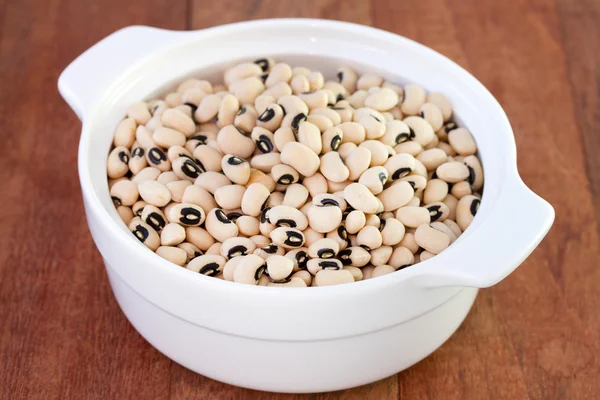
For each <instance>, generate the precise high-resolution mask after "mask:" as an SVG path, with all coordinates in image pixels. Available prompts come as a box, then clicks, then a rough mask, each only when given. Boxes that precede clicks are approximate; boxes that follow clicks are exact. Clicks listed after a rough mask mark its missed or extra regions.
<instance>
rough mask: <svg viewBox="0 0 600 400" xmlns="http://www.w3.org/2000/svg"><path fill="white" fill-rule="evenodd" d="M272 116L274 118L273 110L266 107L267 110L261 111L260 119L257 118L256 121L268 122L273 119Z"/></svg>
mask: <svg viewBox="0 0 600 400" xmlns="http://www.w3.org/2000/svg"><path fill="white" fill-rule="evenodd" d="M274 116H275V110H273V109H272V108H268V107H267V109H266V110H265V111H263V113H262V114H260V117H258V120H259V121H260V122H269V121H270V120H272V119H273V117H274Z"/></svg>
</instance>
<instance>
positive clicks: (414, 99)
mask: <svg viewBox="0 0 600 400" xmlns="http://www.w3.org/2000/svg"><path fill="white" fill-rule="evenodd" d="M426 96H427V94H426V93H425V89H423V88H422V87H421V86H419V85H416V84H412V83H411V84H408V85H406V86H404V100H403V101H402V105H401V106H400V109H401V110H402V113H404V114H405V115H417V114H418V113H419V110H420V109H421V106H422V105H423V104H424V103H425V100H426Z"/></svg>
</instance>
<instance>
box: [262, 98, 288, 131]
mask: <svg viewBox="0 0 600 400" xmlns="http://www.w3.org/2000/svg"><path fill="white" fill-rule="evenodd" d="M257 111H258V110H257ZM284 116H285V112H284V111H283V108H282V107H281V106H280V105H279V104H270V105H268V106H267V108H265V110H264V111H263V112H262V113H261V114H260V115H259V116H258V119H257V122H256V125H257V126H259V127H262V128H265V129H267V130H269V131H274V130H275V129H277V128H278V127H279V126H280V125H281V121H282V120H283V117H284Z"/></svg>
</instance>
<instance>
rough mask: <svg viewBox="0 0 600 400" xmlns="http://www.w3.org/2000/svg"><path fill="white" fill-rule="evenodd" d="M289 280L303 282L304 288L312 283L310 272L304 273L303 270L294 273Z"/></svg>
mask: <svg viewBox="0 0 600 400" xmlns="http://www.w3.org/2000/svg"><path fill="white" fill-rule="evenodd" d="M291 279H292V280H294V279H302V281H303V282H304V284H305V285H306V286H310V285H311V283H312V275H311V273H310V272H308V271H305V270H301V271H296V272H294V273H293V274H292V276H291Z"/></svg>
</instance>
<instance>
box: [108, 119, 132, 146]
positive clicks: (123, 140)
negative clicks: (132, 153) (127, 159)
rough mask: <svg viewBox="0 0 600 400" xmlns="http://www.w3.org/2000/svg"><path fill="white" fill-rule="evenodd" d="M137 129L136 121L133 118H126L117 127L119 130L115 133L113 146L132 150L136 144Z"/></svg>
mask: <svg viewBox="0 0 600 400" xmlns="http://www.w3.org/2000/svg"><path fill="white" fill-rule="evenodd" d="M136 128H137V124H136V122H135V119H133V118H131V117H130V118H125V119H124V120H122V121H121V122H119V125H117V129H116V131H115V137H114V138H113V145H114V146H115V147H124V148H126V149H128V148H130V147H131V146H132V145H133V142H135V130H136Z"/></svg>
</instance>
